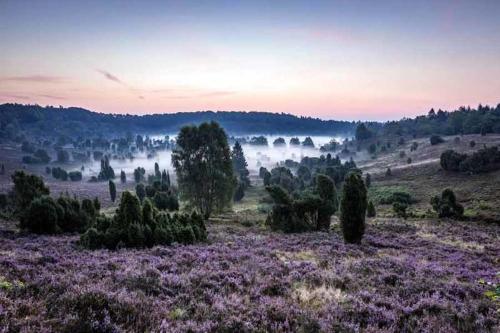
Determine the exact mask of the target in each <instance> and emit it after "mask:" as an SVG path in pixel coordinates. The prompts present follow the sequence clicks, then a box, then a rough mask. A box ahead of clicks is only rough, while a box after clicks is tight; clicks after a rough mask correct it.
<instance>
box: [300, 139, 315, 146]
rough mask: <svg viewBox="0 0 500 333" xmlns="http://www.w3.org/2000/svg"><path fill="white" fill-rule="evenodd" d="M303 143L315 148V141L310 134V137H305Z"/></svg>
mask: <svg viewBox="0 0 500 333" xmlns="http://www.w3.org/2000/svg"><path fill="white" fill-rule="evenodd" d="M302 145H303V146H304V147H311V148H314V142H313V140H312V139H311V137H310V136H308V137H306V138H305V139H304V141H303V142H302Z"/></svg>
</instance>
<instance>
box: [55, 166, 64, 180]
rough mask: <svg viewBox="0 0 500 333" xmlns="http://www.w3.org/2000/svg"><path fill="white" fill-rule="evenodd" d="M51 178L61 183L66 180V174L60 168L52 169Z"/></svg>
mask: <svg viewBox="0 0 500 333" xmlns="http://www.w3.org/2000/svg"><path fill="white" fill-rule="evenodd" d="M52 177H54V178H55V179H59V180H62V181H66V180H68V172H67V171H66V170H64V169H62V168H60V167H54V168H52Z"/></svg>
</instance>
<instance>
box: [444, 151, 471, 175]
mask: <svg viewBox="0 0 500 333" xmlns="http://www.w3.org/2000/svg"><path fill="white" fill-rule="evenodd" d="M466 158H467V154H460V153H457V152H455V151H454V150H451V149H449V150H446V151H444V152H443V153H442V154H441V158H440V164H441V167H442V168H443V169H444V170H446V171H460V163H462V162H463V161H464V160H465V159H466Z"/></svg>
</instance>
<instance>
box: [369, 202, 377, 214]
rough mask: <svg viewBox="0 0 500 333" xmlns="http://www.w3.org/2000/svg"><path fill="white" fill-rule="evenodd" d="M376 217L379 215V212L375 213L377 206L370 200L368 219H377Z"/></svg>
mask: <svg viewBox="0 0 500 333" xmlns="http://www.w3.org/2000/svg"><path fill="white" fill-rule="evenodd" d="M376 215H377V212H376V211H375V205H374V204H373V202H372V201H371V200H370V201H368V206H367V208H366V216H367V217H375V216H376Z"/></svg>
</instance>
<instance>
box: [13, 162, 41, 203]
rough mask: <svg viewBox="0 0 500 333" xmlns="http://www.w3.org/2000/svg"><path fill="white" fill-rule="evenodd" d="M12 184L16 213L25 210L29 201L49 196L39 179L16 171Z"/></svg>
mask: <svg viewBox="0 0 500 333" xmlns="http://www.w3.org/2000/svg"><path fill="white" fill-rule="evenodd" d="M12 181H13V183H14V189H13V194H14V200H15V203H16V208H17V210H18V211H21V210H24V209H26V207H28V206H29V204H30V203H31V201H33V200H34V199H35V198H38V197H41V196H43V195H49V194H50V191H49V188H48V187H46V186H45V184H44V182H43V179H42V178H41V177H38V176H35V175H30V174H26V173H25V172H24V171H16V172H15V173H14V174H13V175H12Z"/></svg>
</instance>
